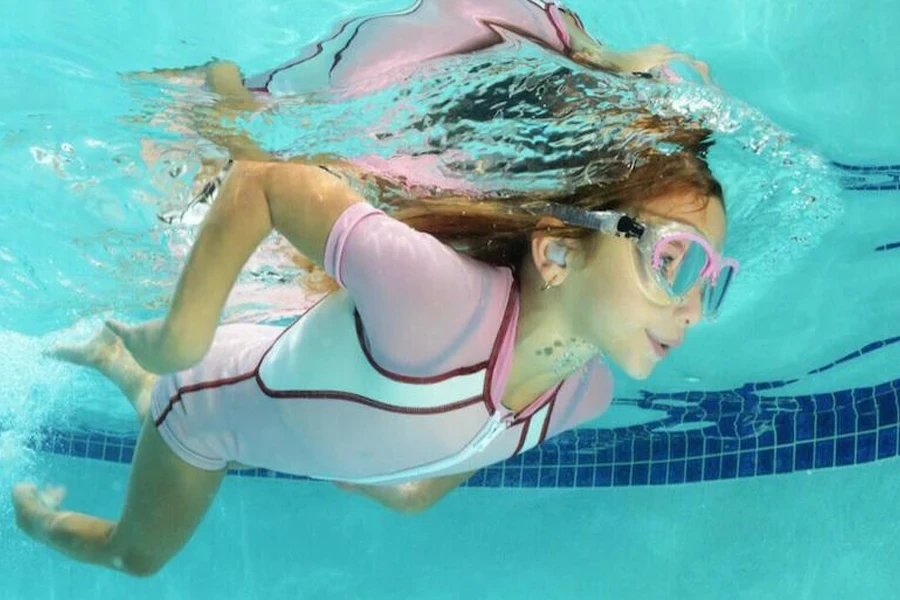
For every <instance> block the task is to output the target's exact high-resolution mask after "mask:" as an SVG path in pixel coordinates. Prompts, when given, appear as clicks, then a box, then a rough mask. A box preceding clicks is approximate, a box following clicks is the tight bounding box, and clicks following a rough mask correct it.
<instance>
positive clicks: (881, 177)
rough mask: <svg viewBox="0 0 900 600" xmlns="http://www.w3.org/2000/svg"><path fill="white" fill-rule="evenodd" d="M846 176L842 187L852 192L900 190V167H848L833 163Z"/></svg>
mask: <svg viewBox="0 0 900 600" xmlns="http://www.w3.org/2000/svg"><path fill="white" fill-rule="evenodd" d="M832 164H833V165H834V166H835V167H837V168H839V169H841V170H843V171H844V172H845V173H846V175H844V176H842V177H841V186H842V187H843V188H844V189H846V190H852V191H872V192H877V191H893V190H900V165H848V164H845V163H839V162H833V163H832Z"/></svg>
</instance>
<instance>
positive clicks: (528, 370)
mask: <svg viewBox="0 0 900 600" xmlns="http://www.w3.org/2000/svg"><path fill="white" fill-rule="evenodd" d="M558 293H559V290H556V289H553V288H551V289H549V290H545V291H541V290H540V287H539V286H537V285H534V284H533V283H532V282H530V281H528V280H525V281H522V282H521V285H520V296H519V318H518V322H517V324H516V340H515V347H514V348H513V358H512V367H511V369H510V373H509V377H508V379H507V384H506V391H505V392H504V399H503V404H504V405H505V406H506V407H507V408H510V409H512V410H515V411H518V410H521V409H522V408H524V407H526V406H528V405H529V404H530V403H531V402H532V401H533V400H534V399H535V398H536V397H537V396H539V395H540V394H541V393H543V392H544V391H545V390H547V389H549V388H551V387H552V386H554V385H556V384H557V383H559V382H560V381H562V380H563V379H565V378H566V377H568V376H569V375H571V374H572V373H574V372H575V371H577V370H578V369H580V368H581V367H582V366H584V364H585V363H586V362H587V361H589V360H590V359H591V358H593V357H594V356H596V355H597V354H598V353H599V349H598V348H597V347H596V346H593V345H591V344H590V343H588V342H586V341H585V340H583V339H582V338H581V337H580V336H578V335H576V334H575V333H574V329H573V328H572V327H571V325H570V324H569V320H568V319H566V318H565V317H566V315H565V314H564V313H563V311H562V306H561V304H562V303H561V302H560V299H559V298H558V297H557V296H556V295H555V294H558Z"/></svg>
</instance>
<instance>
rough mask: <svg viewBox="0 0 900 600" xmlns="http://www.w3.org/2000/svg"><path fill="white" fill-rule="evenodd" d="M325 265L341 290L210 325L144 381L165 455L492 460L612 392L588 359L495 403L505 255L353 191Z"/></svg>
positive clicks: (344, 467) (349, 465)
mask: <svg viewBox="0 0 900 600" xmlns="http://www.w3.org/2000/svg"><path fill="white" fill-rule="evenodd" d="M325 268H326V271H327V272H328V273H329V274H330V275H331V276H333V277H335V279H337V280H338V282H339V283H340V284H341V286H342V289H341V290H339V291H338V292H335V293H333V294H330V295H329V296H327V297H325V298H324V299H323V300H322V301H320V302H319V303H318V304H316V305H315V306H313V307H312V308H310V309H309V310H308V311H307V312H306V313H304V314H303V315H302V316H301V317H300V318H298V319H297V321H296V322H295V323H294V324H292V325H291V326H289V327H288V328H287V329H282V328H278V327H270V326H262V325H226V326H222V327H220V328H219V331H218V333H217V336H216V339H215V341H214V344H213V347H212V349H211V350H210V352H209V353H208V355H207V356H206V357H205V358H204V360H203V361H202V362H201V363H200V364H199V365H197V366H196V367H194V368H192V369H190V370H186V371H182V372H180V373H176V374H173V375H169V376H166V377H163V378H161V379H160V380H159V381H158V383H157V384H156V386H155V388H154V391H153V398H152V404H151V412H152V416H153V419H154V421H155V423H156V425H157V427H158V430H159V432H160V434H161V435H162V437H163V439H164V440H165V441H166V443H167V444H168V445H169V447H170V448H171V449H172V450H173V451H174V452H175V453H176V454H177V455H178V456H179V457H181V458H182V459H183V460H185V461H186V462H188V463H190V464H191V465H194V466H196V467H199V468H201V469H208V470H215V469H222V468H225V467H226V466H227V465H228V464H229V462H232V461H234V462H238V463H242V464H245V465H250V466H255V467H263V468H267V469H272V470H276V471H282V472H285V473H292V474H297V475H306V476H309V477H313V478H317V479H330V480H342V481H354V482H359V483H397V482H401V481H409V480H414V479H419V478H427V477H435V476H440V475H449V474H453V473H460V472H466V471H471V470H475V469H478V468H481V467H484V466H486V465H489V464H492V463H495V462H498V461H501V460H504V459H506V458H509V457H510V456H513V455H515V454H517V453H519V452H522V451H524V450H526V449H528V448H531V447H533V446H535V445H537V444H539V443H540V442H542V441H544V440H545V439H547V438H548V437H551V436H553V435H556V434H558V433H560V432H562V431H564V430H567V429H571V428H573V427H575V426H577V425H578V424H580V423H583V422H585V421H588V420H590V419H593V418H595V417H597V416H599V415H600V414H601V413H603V412H604V411H605V410H606V408H607V407H608V405H609V403H610V400H611V397H612V379H611V375H610V372H609V371H608V369H607V368H606V366H605V365H604V364H603V363H602V362H601V361H600V360H599V359H594V360H591V361H590V362H588V363H587V364H586V365H585V366H584V367H582V368H581V369H580V370H579V371H577V372H576V373H574V374H573V375H571V376H570V377H568V378H567V379H565V380H564V381H563V382H562V383H560V384H559V385H556V386H554V387H553V388H552V389H549V390H547V391H546V392H544V393H543V394H541V395H540V396H539V397H538V398H536V399H534V401H533V402H532V403H531V404H530V405H529V406H528V407H527V408H525V409H524V410H522V411H520V412H519V413H515V414H514V413H512V412H511V411H510V410H509V409H507V408H506V407H505V406H504V405H503V404H502V403H501V398H502V397H503V393H504V389H505V387H506V381H507V376H508V373H509V370H510V363H511V359H512V350H513V344H514V340H515V337H516V323H517V318H518V311H519V301H518V300H519V299H518V293H517V286H516V284H515V281H514V279H513V276H512V273H511V272H510V270H509V269H506V268H500V267H492V266H489V265H486V264H483V263H480V262H477V261H475V260H473V259H470V258H468V257H466V256H464V255H461V254H459V253H457V252H455V251H454V250H453V249H451V248H450V247H448V246H446V245H444V244H442V243H441V242H440V241H438V240H437V239H435V238H434V237H432V236H430V235H427V234H424V233H421V232H417V231H415V230H413V229H411V228H409V227H408V226H406V225H404V224H403V223H401V222H399V221H397V220H395V219H393V218H391V217H389V216H387V215H385V214H384V213H383V212H381V211H379V210H377V209H375V208H373V207H372V206H371V205H369V204H365V203H363V204H356V205H354V206H352V207H350V208H349V209H347V210H346V211H345V212H344V213H343V214H342V215H341V217H340V218H339V219H338V221H337V222H336V224H335V226H334V228H333V229H332V231H331V232H330V235H329V237H328V242H327V246H326V254H325Z"/></svg>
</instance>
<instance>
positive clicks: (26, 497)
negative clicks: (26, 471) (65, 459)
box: [12, 483, 66, 541]
mask: <svg viewBox="0 0 900 600" xmlns="http://www.w3.org/2000/svg"><path fill="white" fill-rule="evenodd" d="M65 497H66V490H65V488H63V487H54V486H48V487H45V488H44V489H38V487H37V486H36V485H34V484H33V483H19V484H17V485H16V486H14V487H13V490H12V501H13V506H14V507H15V509H16V524H17V525H18V526H19V529H21V530H22V531H24V532H25V533H27V534H28V535H29V536H31V537H33V538H34V539H36V540H40V541H44V540H45V539H46V533H47V531H48V530H49V528H50V526H51V524H52V522H53V517H54V515H55V514H56V512H57V511H56V509H57V507H58V506H59V505H60V504H62V501H63V498H65Z"/></svg>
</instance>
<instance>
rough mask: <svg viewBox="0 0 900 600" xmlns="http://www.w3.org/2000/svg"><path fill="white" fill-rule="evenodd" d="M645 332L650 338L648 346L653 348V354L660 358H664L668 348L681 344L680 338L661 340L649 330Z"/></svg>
mask: <svg viewBox="0 0 900 600" xmlns="http://www.w3.org/2000/svg"><path fill="white" fill-rule="evenodd" d="M646 333H647V339H648V340H650V346H651V347H652V348H653V352H654V354H656V357H657V358H660V359H662V358H665V357H666V355H667V354H668V353H669V350H671V349H672V348H675V347H677V346H678V345H680V344H681V340H677V341H663V340H661V339H659V338H658V337H656V336H655V335H653V334H652V333H650V332H649V331H647V332H646Z"/></svg>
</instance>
